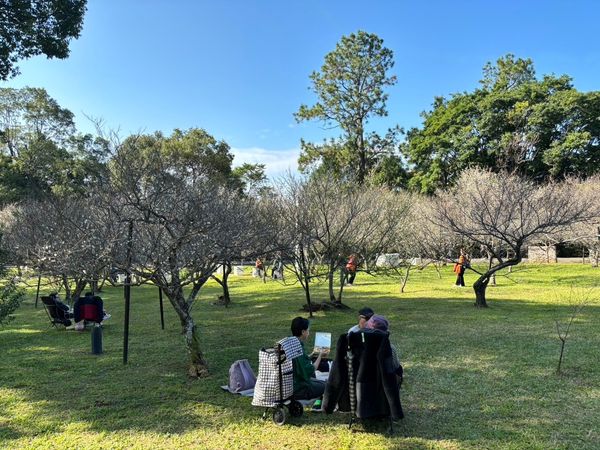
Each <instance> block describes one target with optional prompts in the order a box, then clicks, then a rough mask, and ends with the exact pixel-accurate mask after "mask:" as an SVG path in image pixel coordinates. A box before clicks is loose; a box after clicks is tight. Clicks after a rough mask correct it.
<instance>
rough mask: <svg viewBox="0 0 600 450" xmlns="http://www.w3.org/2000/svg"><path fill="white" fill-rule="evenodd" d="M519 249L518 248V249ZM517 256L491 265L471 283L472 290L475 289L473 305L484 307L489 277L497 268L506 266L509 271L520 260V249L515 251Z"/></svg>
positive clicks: (500, 268)
mask: <svg viewBox="0 0 600 450" xmlns="http://www.w3.org/2000/svg"><path fill="white" fill-rule="evenodd" d="M518 250H519V249H518ZM515 254H516V255H517V256H515V259H509V260H506V261H504V262H502V263H500V264H498V265H497V266H494V267H491V268H489V269H488V271H487V272H485V273H483V274H481V276H480V277H479V278H478V279H477V281H475V283H473V290H474V291H475V306H477V307H478V308H486V307H487V302H486V300H485V290H486V288H487V286H488V283H489V282H490V279H491V278H492V277H493V276H494V274H495V273H496V272H498V271H499V270H502V269H505V268H508V270H509V271H510V270H511V268H512V266H516V265H517V264H519V263H520V262H521V257H520V256H518V255H520V251H517V252H515Z"/></svg>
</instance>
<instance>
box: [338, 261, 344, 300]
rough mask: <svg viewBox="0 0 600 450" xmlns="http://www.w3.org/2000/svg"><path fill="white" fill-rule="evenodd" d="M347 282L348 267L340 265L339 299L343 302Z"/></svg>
mask: <svg viewBox="0 0 600 450" xmlns="http://www.w3.org/2000/svg"><path fill="white" fill-rule="evenodd" d="M345 284H346V268H345V267H343V266H342V267H340V290H339V291H338V298H337V301H338V302H340V303H342V295H343V294H344V285H345Z"/></svg>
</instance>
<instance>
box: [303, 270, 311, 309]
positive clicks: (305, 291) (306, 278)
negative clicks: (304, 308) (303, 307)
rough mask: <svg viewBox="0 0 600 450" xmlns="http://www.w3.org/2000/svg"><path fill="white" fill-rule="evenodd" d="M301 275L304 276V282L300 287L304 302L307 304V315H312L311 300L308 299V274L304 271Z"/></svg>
mask: <svg viewBox="0 0 600 450" xmlns="http://www.w3.org/2000/svg"><path fill="white" fill-rule="evenodd" d="M303 276H304V283H302V287H303V288H304V295H305V297H306V304H307V305H308V316H309V317H312V316H313V310H312V302H311V299H310V275H307V274H306V273H304V274H303Z"/></svg>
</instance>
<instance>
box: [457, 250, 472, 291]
mask: <svg viewBox="0 0 600 450" xmlns="http://www.w3.org/2000/svg"><path fill="white" fill-rule="evenodd" d="M467 267H469V258H468V257H467V254H466V253H465V251H464V250H463V249H462V248H461V249H460V256H459V257H458V262H457V263H456V264H454V273H455V274H456V283H454V285H455V286H459V287H464V286H465V278H464V275H465V270H466V269H467Z"/></svg>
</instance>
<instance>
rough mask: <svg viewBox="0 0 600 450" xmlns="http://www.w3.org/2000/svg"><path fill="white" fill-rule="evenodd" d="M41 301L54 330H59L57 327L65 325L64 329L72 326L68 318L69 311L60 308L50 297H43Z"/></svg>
mask: <svg viewBox="0 0 600 450" xmlns="http://www.w3.org/2000/svg"><path fill="white" fill-rule="evenodd" d="M41 299H42V303H43V304H44V309H45V310H46V314H48V319H50V323H51V324H52V326H53V327H54V328H58V327H57V325H63V326H64V327H68V326H69V325H71V320H70V319H69V317H68V314H69V313H68V312H67V311H63V310H62V309H60V308H58V307H57V306H56V303H54V300H53V299H52V298H50V297H47V296H43V297H41Z"/></svg>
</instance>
